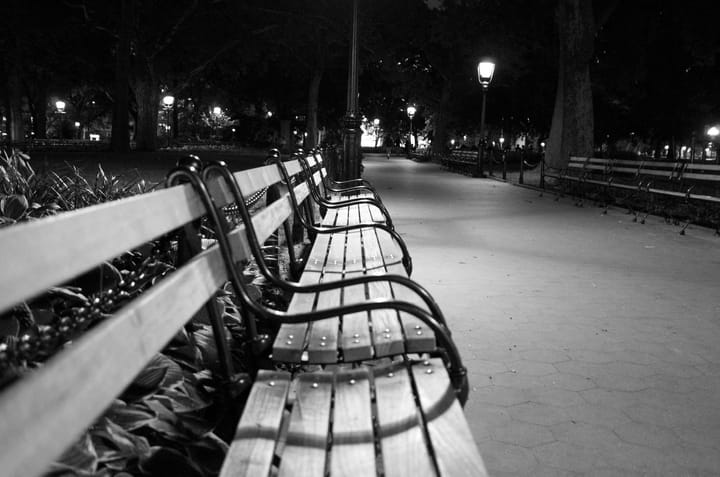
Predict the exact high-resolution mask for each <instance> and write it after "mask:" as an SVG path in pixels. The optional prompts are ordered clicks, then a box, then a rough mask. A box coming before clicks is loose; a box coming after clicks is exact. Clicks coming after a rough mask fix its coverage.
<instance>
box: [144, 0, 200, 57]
mask: <svg viewBox="0 0 720 477" xmlns="http://www.w3.org/2000/svg"><path fill="white" fill-rule="evenodd" d="M197 6H198V0H193V2H192V3H191V4H190V5H189V6H188V7H187V8H186V9H185V11H184V12H183V13H182V15H180V18H178V20H177V21H176V22H175V24H174V25H173V26H172V28H170V31H169V32H168V33H167V34H166V35H162V36H160V39H162V41H161V42H158V43H157V44H156V45H155V48H153V51H151V52H150V54H149V55H148V57H149V58H150V59H151V60H152V59H154V58H155V57H156V56H157V55H159V54H160V53H162V51H163V50H164V49H165V48H167V47H168V46H170V44H171V43H172V42H173V40H174V39H175V37H176V36H177V34H178V32H179V31H180V27H181V26H182V25H183V24H184V23H185V21H186V20H187V19H188V18H190V16H191V15H192V13H193V12H194V11H195V9H196V8H197Z"/></svg>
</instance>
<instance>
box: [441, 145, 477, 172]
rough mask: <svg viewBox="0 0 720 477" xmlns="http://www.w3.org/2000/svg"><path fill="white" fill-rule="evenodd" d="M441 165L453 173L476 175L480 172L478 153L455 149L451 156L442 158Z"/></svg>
mask: <svg viewBox="0 0 720 477" xmlns="http://www.w3.org/2000/svg"><path fill="white" fill-rule="evenodd" d="M440 164H442V165H443V166H444V167H446V168H447V169H449V170H451V171H453V172H460V173H461V174H467V175H470V176H472V175H475V174H477V172H478V151H472V150H467V149H453V150H452V151H450V155H449V156H448V155H444V156H442V157H441V159H440Z"/></svg>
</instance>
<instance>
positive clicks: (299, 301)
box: [272, 270, 321, 363]
mask: <svg viewBox="0 0 720 477" xmlns="http://www.w3.org/2000/svg"><path fill="white" fill-rule="evenodd" d="M320 276H321V274H320V272H315V271H307V270H306V271H305V272H304V273H303V274H302V275H301V276H300V282H299V283H300V284H301V285H311V284H314V283H317V282H318V280H320ZM314 305H315V293H295V294H294V295H293V297H292V299H291V300H290V304H289V305H288V310H289V311H290V312H292V313H303V312H307V311H312V310H313V308H314ZM309 327H310V325H309V323H287V324H284V325H282V326H281V327H280V330H279V331H278V334H277V336H276V337H275V342H274V343H273V353H272V357H273V360H275V361H280V362H286V363H299V362H300V361H302V358H303V353H304V351H305V338H306V335H307V332H308V328H309Z"/></svg>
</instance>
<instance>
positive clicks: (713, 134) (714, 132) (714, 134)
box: [707, 126, 720, 161]
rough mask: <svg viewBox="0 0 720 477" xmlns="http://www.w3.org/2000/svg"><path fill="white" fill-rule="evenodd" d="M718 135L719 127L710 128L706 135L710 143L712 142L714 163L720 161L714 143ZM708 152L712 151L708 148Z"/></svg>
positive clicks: (719, 132)
mask: <svg viewBox="0 0 720 477" xmlns="http://www.w3.org/2000/svg"><path fill="white" fill-rule="evenodd" d="M719 134H720V127H718V126H710V127H709V128H708V130H707V135H708V137H709V138H710V141H711V142H712V147H713V148H714V149H715V160H716V161H720V155H718V150H717V143H716V141H717V138H718V135H719ZM710 151H712V149H711V148H709V147H708V152H710ZM708 155H709V154H708Z"/></svg>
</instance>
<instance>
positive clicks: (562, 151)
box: [0, 0, 720, 164]
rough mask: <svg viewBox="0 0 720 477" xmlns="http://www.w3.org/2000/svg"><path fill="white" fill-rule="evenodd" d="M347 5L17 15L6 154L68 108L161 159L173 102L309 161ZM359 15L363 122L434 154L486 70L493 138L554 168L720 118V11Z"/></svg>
mask: <svg viewBox="0 0 720 477" xmlns="http://www.w3.org/2000/svg"><path fill="white" fill-rule="evenodd" d="M351 1H352V0H314V1H312V2H304V1H291V0H277V1H274V2H271V3H268V2H264V1H261V0H242V1H240V0H179V1H169V0H151V1H142V2H140V1H138V0H112V1H108V2H99V1H91V0H67V1H59V2H42V1H37V0H35V1H32V0H30V1H20V0H6V1H5V2H3V4H2V6H0V14H2V15H3V18H5V19H6V28H5V29H4V30H2V31H0V49H1V50H2V51H3V52H4V54H3V55H2V56H1V57H0V75H1V76H2V81H1V82H0V88H1V89H2V93H3V94H2V96H3V99H4V100H3V104H2V111H3V115H4V116H5V118H6V129H7V131H6V133H7V135H8V139H9V140H11V141H13V142H22V141H23V140H24V138H25V137H26V136H27V134H28V133H29V132H30V131H32V132H33V133H34V136H35V137H38V138H40V137H43V135H44V134H45V131H46V130H47V123H46V119H47V117H46V111H47V109H48V104H49V101H50V98H52V97H54V96H57V95H60V94H62V95H63V96H64V97H67V98H72V101H73V107H74V108H75V109H76V110H77V111H79V113H80V114H83V115H84V116H83V118H87V119H88V120H89V119H90V118H92V117H93V116H94V115H99V114H107V113H108V112H110V111H111V112H112V117H113V122H112V131H113V132H112V148H113V149H114V150H118V151H127V150H128V149H129V147H130V141H131V139H133V140H134V143H135V147H136V148H137V149H138V150H155V149H156V148H157V147H158V142H157V126H158V111H159V110H160V104H161V103H160V100H161V94H163V93H162V92H163V91H165V92H170V93H171V94H173V95H174V96H175V97H176V98H185V99H187V98H190V99H189V100H188V101H190V100H191V101H192V103H193V104H194V105H195V106H196V107H195V109H194V111H195V113H194V114H199V113H200V112H201V111H202V110H203V109H207V108H209V107H210V106H211V105H212V104H215V103H222V104H223V106H224V109H225V110H226V111H228V112H229V114H230V116H231V118H233V119H235V120H236V121H237V123H238V124H240V125H241V126H242V127H243V128H251V127H252V124H253V123H252V121H253V120H257V119H258V118H262V117H263V115H265V116H264V117H265V118H267V112H268V111H271V112H272V113H274V119H273V121H274V123H273V127H276V128H277V129H278V131H279V133H280V134H281V136H287V135H288V134H289V130H290V128H291V123H292V122H293V121H295V123H296V124H297V123H298V122H303V123H304V129H305V131H307V132H308V138H309V139H308V141H309V142H310V143H309V144H308V145H313V144H312V142H313V141H314V139H315V138H316V137H317V136H316V134H315V132H316V131H317V129H318V128H319V127H325V128H326V129H328V130H337V129H339V128H340V124H339V120H340V118H341V117H342V115H343V113H344V108H345V95H346V85H347V61H348V39H349V31H350V20H351V18H350V9H351V8H350V7H351ZM359 2H360V35H361V50H360V61H361V78H360V106H361V110H362V112H363V114H365V115H366V116H367V117H368V118H374V117H379V118H381V119H382V124H383V129H384V130H386V131H387V132H389V133H394V134H404V133H406V132H407V128H408V119H407V116H406V114H405V112H404V111H405V107H406V106H407V105H408V104H414V105H416V106H417V107H418V116H417V117H416V119H415V123H414V124H415V125H416V126H419V128H420V129H422V130H423V134H427V135H429V136H430V137H431V138H432V139H433V148H434V149H436V150H441V149H443V148H445V147H447V144H448V138H449V137H450V136H451V135H452V134H455V133H456V132H458V131H468V132H473V131H477V129H478V126H479V110H480V101H481V91H480V87H479V84H478V82H477V77H476V72H475V68H476V65H477V62H478V60H479V59H480V58H481V57H485V56H491V57H493V58H494V59H495V61H496V63H497V70H496V75H495V78H494V80H493V83H492V85H491V91H490V94H489V95H488V106H487V111H488V124H489V125H490V126H491V129H492V130H495V131H500V130H503V131H506V132H512V131H522V130H524V131H529V130H533V131H535V132H537V133H538V134H540V135H544V136H546V137H549V150H548V152H549V156H550V160H551V161H552V162H553V163H555V164H561V163H562V161H563V160H564V158H566V157H567V155H568V153H570V152H573V153H579V154H584V153H590V152H592V149H593V147H594V145H596V144H599V143H600V142H602V141H605V140H607V139H608V136H610V137H618V136H622V135H627V134H629V133H630V132H633V133H634V134H637V135H638V136H639V135H644V136H646V137H649V138H652V140H655V141H672V140H681V139H684V138H686V137H689V136H690V135H691V134H692V133H693V132H698V130H699V128H702V126H703V125H704V124H707V123H708V122H711V121H714V120H716V119H715V118H717V117H718V114H719V111H718V104H719V103H720V100H719V99H720V98H718V94H720V93H718V88H716V87H715V86H714V79H715V78H716V77H717V73H718V68H719V61H718V56H719V54H718V51H719V50H718V37H717V34H716V28H715V26H714V23H713V22H714V21H715V20H714V18H717V16H716V14H717V13H718V12H717V10H718V7H717V6H714V5H711V6H708V5H707V2H700V1H697V0H690V1H689V2H683V3H682V4H680V3H679V2H677V1H675V0H657V1H655V0H638V1H636V2H622V3H621V2H618V1H617V0H595V1H594V2H593V1H592V0H506V1H500V0H444V1H440V0H434V1H431V0H427V1H422V0H393V1H387V0H359ZM130 118H132V120H133V123H134V124H135V130H134V137H133V138H131V137H130V130H129V127H128V124H129V119H130ZM253 118H255V119H253ZM175 133H177V130H175Z"/></svg>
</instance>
